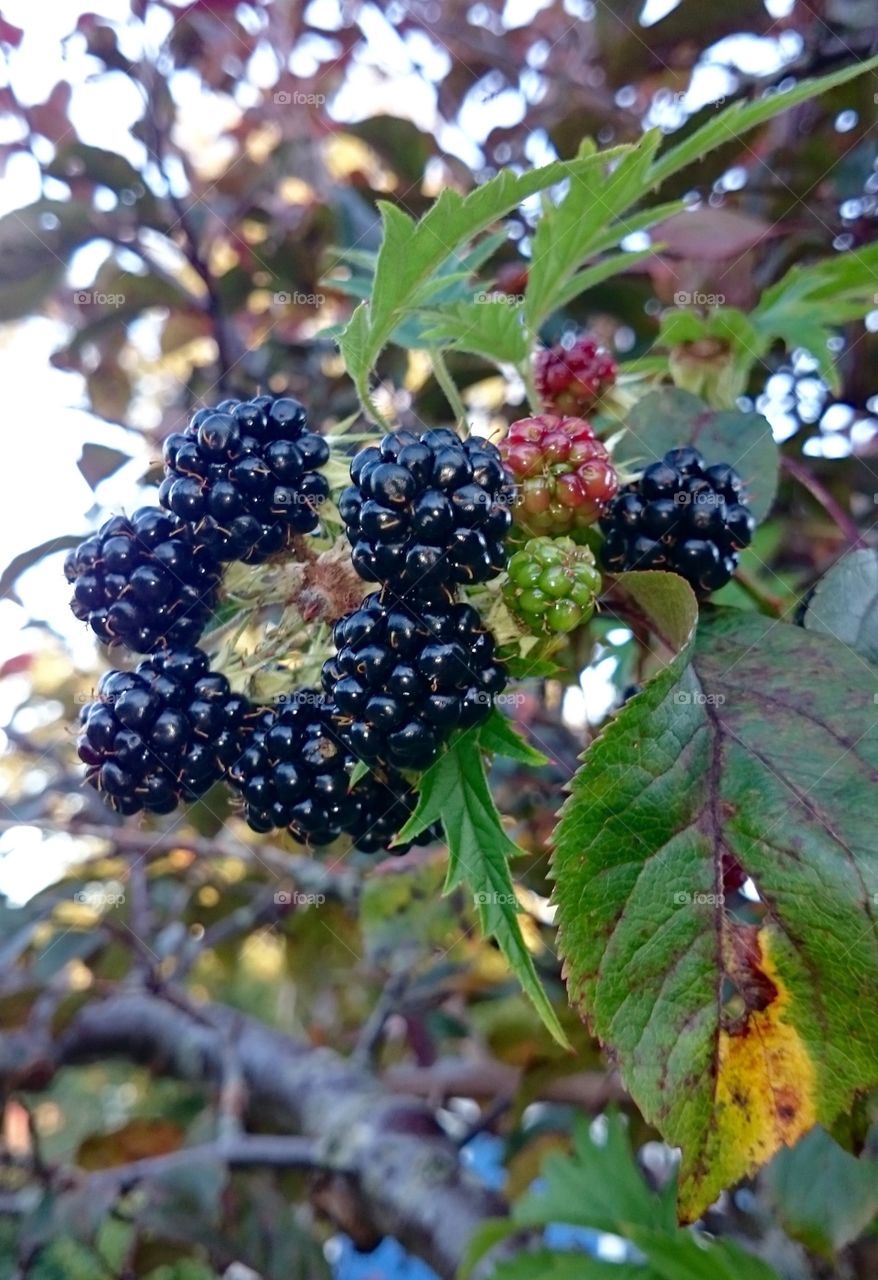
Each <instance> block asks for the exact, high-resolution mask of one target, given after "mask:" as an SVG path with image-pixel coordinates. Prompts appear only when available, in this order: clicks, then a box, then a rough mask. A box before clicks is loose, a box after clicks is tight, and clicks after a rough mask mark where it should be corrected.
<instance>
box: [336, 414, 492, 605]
mask: <svg viewBox="0 0 878 1280" xmlns="http://www.w3.org/2000/svg"><path fill="white" fill-rule="evenodd" d="M351 480H352V482H353V483H352V484H351V485H349V486H348V488H347V489H345V490H344V491H343V492H342V494H341V497H340V499H339V510H340V512H341V516H342V519H343V520H344V522H345V527H346V530H347V536H348V539H349V540H350V543H351V546H352V547H353V553H352V557H351V558H352V560H353V564H354V568H355V569H356V570H357V573H359V575H360V577H361V578H364V579H365V580H366V581H367V582H383V583H388V584H390V585H391V586H393V587H394V588H395V589H396V590H397V591H402V590H405V591H406V592H407V593H409V594H411V593H413V592H420V593H423V594H431V593H433V594H435V592H436V591H437V589H438V588H440V587H442V586H447V585H451V584H454V583H470V582H485V581H486V580H487V579H488V578H493V577H495V576H496V575H497V574H498V573H500V572H501V570H503V569H504V568H505V566H506V550H505V547H504V540H505V537H506V534H507V532H508V531H509V527H510V525H511V523H512V512H511V506H512V500H513V488H512V484H511V477H510V476H509V475H508V473H507V472H506V470H505V468H504V466H503V463H502V461H501V459H500V454H499V452H498V450H497V449H496V448H495V446H494V445H493V444H491V442H490V441H489V440H485V439H482V438H480V437H478V436H472V437H470V439H468V440H461V439H460V437H459V436H457V435H455V433H454V432H453V431H449V430H448V429H446V428H440V429H438V430H432V431H425V432H424V433H423V434H422V435H420V436H418V435H415V434H414V433H413V432H411V431H396V432H392V433H391V434H389V435H386V436H385V437H384V438H383V440H382V441H381V443H380V445H378V446H377V447H376V446H370V447H369V448H368V449H361V450H360V452H359V453H358V454H357V455H356V457H355V458H354V460H353V462H352V463H351Z"/></svg>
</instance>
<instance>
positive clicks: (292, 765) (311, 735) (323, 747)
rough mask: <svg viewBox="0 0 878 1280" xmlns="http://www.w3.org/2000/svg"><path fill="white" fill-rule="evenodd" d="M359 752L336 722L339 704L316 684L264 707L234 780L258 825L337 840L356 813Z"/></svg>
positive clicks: (314, 839) (312, 840)
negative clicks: (352, 795)
mask: <svg viewBox="0 0 878 1280" xmlns="http://www.w3.org/2000/svg"><path fill="white" fill-rule="evenodd" d="M352 767H353V758H352V756H351V754H350V752H349V751H348V750H347V749H346V747H345V746H344V745H343V744H342V742H341V741H340V739H339V736H338V734H337V732H336V730H335V726H334V723H333V708H332V706H331V705H330V704H329V702H328V700H327V699H326V698H324V697H322V696H321V694H320V693H318V692H317V691H316V690H314V689H300V690H298V691H297V692H296V693H295V694H294V695H293V696H292V697H291V698H290V699H289V701H286V702H283V703H280V704H279V705H277V706H275V707H269V708H262V709H261V711H260V714H259V716H258V718H257V720H256V722H255V724H254V726H253V728H252V730H251V732H250V734H249V735H248V738H247V741H246V744H245V746H244V750H243V751H242V752H241V754H240V755H239V756H238V758H237V760H236V761H235V762H234V764H233V765H232V767H231V769H230V770H229V781H230V782H231V784H232V786H233V787H234V788H235V789H236V790H237V791H239V792H240V794H241V796H242V797H243V800H244V817H245V818H246V821H247V823H248V824H249V826H250V827H252V829H253V830H254V831H258V832H261V833H265V832H268V831H273V830H275V829H283V828H286V830H288V831H289V832H290V834H291V835H292V836H293V837H294V838H295V839H296V840H298V841H299V842H300V843H301V844H309V845H322V844H330V843H331V842H332V841H333V840H335V839H336V838H337V837H338V836H339V835H340V834H341V832H342V831H343V830H344V826H345V823H346V821H347V820H348V819H349V817H350V816H351V814H352V813H353V807H352V805H351V803H350V801H349V799H348V779H349V776H350V772H351V769H352Z"/></svg>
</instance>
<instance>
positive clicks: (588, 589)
mask: <svg viewBox="0 0 878 1280" xmlns="http://www.w3.org/2000/svg"><path fill="white" fill-rule="evenodd" d="M600 586H601V575H600V573H599V572H598V570H597V568H596V566H595V562H594V556H593V555H592V553H591V551H590V550H589V548H588V547H579V546H577V545H576V543H574V542H573V541H572V540H571V539H570V538H531V539H530V540H529V541H528V542H526V543H525V545H524V546H523V547H522V549H521V550H520V551H516V553H515V555H514V556H513V557H512V559H511V560H510V561H509V581H508V582H507V583H506V585H505V587H504V589H503V595H504V598H505V600H506V603H507V604H508V605H509V608H510V609H511V610H512V611H513V613H515V614H517V615H518V616H519V617H520V618H521V619H522V620H523V621H524V622H525V623H527V625H528V627H529V628H530V630H531V631H534V632H539V631H543V632H548V633H550V634H551V633H553V632H554V633H562V632H565V631H573V630H574V628H576V627H579V626H581V625H582V624H583V623H584V622H587V621H588V620H589V618H590V617H591V615H592V613H593V612H594V605H595V597H596V595H597V593H598V591H599V590H600Z"/></svg>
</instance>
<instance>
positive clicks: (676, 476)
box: [600, 445, 756, 595]
mask: <svg viewBox="0 0 878 1280" xmlns="http://www.w3.org/2000/svg"><path fill="white" fill-rule="evenodd" d="M755 527H756V522H755V521H754V519H753V516H752V514H751V513H750V510H749V508H748V507H747V505H746V497H745V493H744V484H743V481H742V480H741V477H740V476H739V475H738V473H737V471H735V469H734V467H731V466H729V465H728V463H718V464H716V465H714V466H708V464H707V463H706V462H705V460H704V458H703V457H702V456H701V454H700V453H699V452H698V450H697V449H693V448H691V447H690V446H688V445H687V446H685V447H683V448H679V449H672V450H670V452H669V453H666V454H665V456H664V458H662V460H661V461H660V462H653V463H651V464H650V466H648V467H647V468H646V469H645V470H644V472H643V474H642V475H641V476H640V478H639V479H638V480H636V481H634V482H633V483H632V484H628V485H626V486H625V488H624V489H623V490H622V491H621V492H620V493H619V494H618V495H617V496H616V498H615V499H614V500H613V502H612V503H611V504H610V507H609V509H608V511H607V513H606V515H605V516H604V517H603V519H602V520H601V529H602V530H603V532H604V541H603V544H602V546H601V552H600V559H601V563H602V564H603V566H604V568H605V569H608V570H609V571H610V572H611V573H622V572H624V571H626V570H630V569H666V570H670V571H671V572H673V573H678V574H680V576H681V577H683V578H686V580H687V581H688V582H690V583H691V585H692V586H693V587H694V588H695V590H696V591H697V592H698V593H699V594H701V595H708V594H709V593H710V592H711V591H716V590H718V589H719V588H720V587H724V586H725V585H726V583H727V582H728V581H729V579H730V578H731V576H732V574H733V573H734V571H735V569H736V567H737V564H738V555H739V552H740V551H741V550H742V548H744V547H747V546H749V545H750V542H751V540H752V538H753V531H754V529H755Z"/></svg>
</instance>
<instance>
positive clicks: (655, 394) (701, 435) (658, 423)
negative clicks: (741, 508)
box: [616, 387, 778, 521]
mask: <svg viewBox="0 0 878 1280" xmlns="http://www.w3.org/2000/svg"><path fill="white" fill-rule="evenodd" d="M626 426H627V428H628V430H627V432H626V433H625V435H624V436H623V437H622V439H621V440H620V441H619V445H618V448H617V450H616V458H617V460H618V461H620V462H623V463H627V464H628V465H629V466H633V465H638V466H645V465H647V464H648V463H650V462H654V461H655V460H656V459H658V458H661V457H662V455H663V454H665V453H667V451H668V450H669V449H676V448H677V447H678V446H679V445H685V444H691V445H694V446H695V447H696V448H697V449H700V450H701V452H702V453H703V454H704V456H705V458H706V459H707V461H708V462H709V463H713V462H729V463H731V464H732V466H733V467H735V468H736V469H737V470H738V471H739V472H740V473H741V477H742V478H743V480H744V483H745V485H746V487H747V494H748V505H749V507H750V510H751V511H752V512H753V515H754V517H755V518H756V520H757V521H761V520H764V519H765V517H766V515H767V514H768V512H769V510H770V508H771V504H772V502H773V501H774V495H775V492H776V490H777V472H778V450H777V445H776V444H775V442H774V438H773V436H772V434H771V427H770V426H769V424H768V422H767V421H766V419H765V418H764V417H763V416H762V414H761V413H740V412H739V411H738V410H737V409H721V410H717V409H711V408H710V407H709V406H708V405H706V404H705V403H704V401H703V400H699V399H698V397H697V396H693V395H692V394H691V393H690V392H688V391H682V390H680V388H679V387H659V388H658V389H657V390H655V391H650V392H648V394H647V395H645V396H643V398H642V399H640V400H638V401H637V404H636V405H635V406H634V408H633V409H632V410H631V412H630V414H629V415H628V418H627V420H626Z"/></svg>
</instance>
